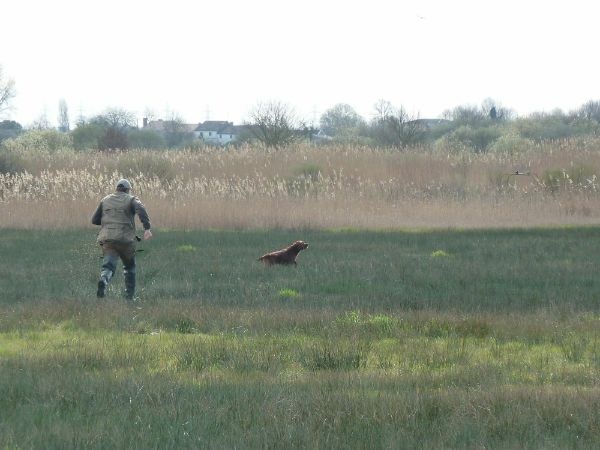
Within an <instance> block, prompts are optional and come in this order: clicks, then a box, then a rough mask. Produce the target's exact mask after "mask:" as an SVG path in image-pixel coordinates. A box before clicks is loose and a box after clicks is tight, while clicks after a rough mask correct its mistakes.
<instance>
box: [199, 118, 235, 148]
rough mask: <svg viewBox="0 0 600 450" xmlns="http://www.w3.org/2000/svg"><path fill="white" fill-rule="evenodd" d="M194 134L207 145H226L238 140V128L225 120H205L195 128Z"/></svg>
mask: <svg viewBox="0 0 600 450" xmlns="http://www.w3.org/2000/svg"><path fill="white" fill-rule="evenodd" d="M194 134H195V135H196V137H197V138H199V139H202V140H204V142H206V143H208V144H215V145H226V144H229V143H230V142H233V141H235V140H236V139H237V138H238V136H239V127H236V126H235V125H233V122H227V121H225V120H207V121H205V122H203V123H201V124H199V125H198V126H197V127H196V129H195V130H194Z"/></svg>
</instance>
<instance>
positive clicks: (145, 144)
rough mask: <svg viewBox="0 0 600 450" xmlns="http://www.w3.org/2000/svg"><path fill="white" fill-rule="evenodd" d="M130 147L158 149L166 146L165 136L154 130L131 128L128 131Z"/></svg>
mask: <svg viewBox="0 0 600 450" xmlns="http://www.w3.org/2000/svg"><path fill="white" fill-rule="evenodd" d="M127 139H128V140H129V148H137V149H147V150H158V149H163V148H165V147H166V143H165V140H164V138H163V137H162V136H161V135H160V134H159V133H157V132H156V131H154V130H143V129H142V130H139V129H137V128H135V129H132V130H129V132H128V133H127Z"/></svg>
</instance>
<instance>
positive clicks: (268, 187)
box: [0, 140, 600, 229]
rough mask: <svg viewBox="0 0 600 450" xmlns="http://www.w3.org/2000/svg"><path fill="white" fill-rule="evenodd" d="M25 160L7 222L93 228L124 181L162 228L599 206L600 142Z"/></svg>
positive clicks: (567, 216) (2, 191)
mask: <svg viewBox="0 0 600 450" xmlns="http://www.w3.org/2000/svg"><path fill="white" fill-rule="evenodd" d="M17 157H18V161H19V164H20V167H21V168H22V170H20V171H16V172H12V173H5V174H0V227H14V228H31V227H44V228H72V227H81V226H85V225H86V224H88V223H89V217H90V215H91V213H92V212H93V211H94V209H95V207H96V206H97V204H98V202H99V201H100V199H101V198H102V197H103V196H104V195H106V194H108V193H109V192H111V191H112V189H113V186H114V184H115V182H116V180H118V179H119V178H122V177H127V178H129V179H130V180H131V181H132V182H133V185H134V191H135V192H134V193H135V194H136V195H138V196H139V197H140V198H141V199H142V201H143V202H144V203H145V204H146V206H147V207H148V209H149V211H150V213H151V215H152V218H153V221H154V224H155V226H159V227H162V228H183V229H193V228H232V229H236V228H307V227H309V228H331V227H362V228H373V229H385V228H398V227H434V228H435V227H527V226H542V225H566V224H577V225H581V224H589V223H595V221H596V220H597V219H598V211H599V208H598V206H600V195H599V191H600V189H599V188H600V183H599V182H598V174H599V173H600V169H599V168H600V140H587V141H584V140H567V141H557V142H547V143H543V144H539V145H532V146H531V148H529V149H527V150H526V151H521V152H518V153H517V152H515V153H510V152H509V153H502V154H498V153H494V154H473V153H457V154H456V153H444V152H441V151H439V150H438V151H434V150H432V149H429V148H418V149H410V150H405V151H398V150H391V149H371V148H366V147H359V146H339V147H314V146H309V145H297V146H292V147H289V148H286V149H280V150H267V149H265V148H260V147H243V148H240V149H204V150H200V151H190V150H182V151H167V150H165V151H158V152H157V151H136V150H134V151H129V152H119V153H100V152H90V153H74V152H70V151H59V152H55V153H48V152H45V153H44V152H23V153H21V154H19V155H17ZM516 172H519V173H523V174H525V175H515V173H516Z"/></svg>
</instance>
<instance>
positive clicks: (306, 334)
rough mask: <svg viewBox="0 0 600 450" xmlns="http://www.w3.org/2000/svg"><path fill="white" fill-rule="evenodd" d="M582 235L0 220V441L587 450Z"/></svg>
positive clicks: (595, 245)
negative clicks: (286, 261)
mask: <svg viewBox="0 0 600 450" xmlns="http://www.w3.org/2000/svg"><path fill="white" fill-rule="evenodd" d="M599 238H600V230H598V229H596V228H573V229H568V228H564V229H537V230H485V231H456V230H447V231H422V232H420V231H414V230H412V231H406V232H405V231H388V232H370V231H356V230H336V231H332V232H327V231H302V230H298V231H283V230H281V231H278V230H275V231H269V232H265V231H194V232H183V231H169V232H167V231H163V232H161V231H160V230H158V231H157V232H156V234H155V239H154V240H152V241H150V242H144V243H142V244H141V245H140V248H143V249H144V252H142V253H140V254H139V255H138V284H139V288H140V297H141V298H140V305H141V306H140V308H139V309H138V308H133V309H132V308H128V307H127V306H126V305H125V302H124V300H123V298H122V297H121V292H120V290H121V289H122V285H123V277H122V274H121V273H118V274H117V275H116V276H115V278H114V280H113V283H112V284H111V286H110V289H109V291H108V297H107V299H106V300H104V301H101V302H98V301H97V300H96V298H95V282H96V277H97V276H98V272H99V268H100V264H101V259H100V258H99V254H100V253H99V251H98V249H97V248H96V246H95V245H94V243H93V242H94V234H93V231H81V230H80V231H52V232H50V231H22V230H2V231H1V232H0V255H1V258H0V293H1V294H0V375H1V376H0V448H4V447H6V448H61V449H63V448H82V447H86V448H177V449H180V448H235V447H237V448H239V447H242V448H265V447H268V448H283V447H286V448H365V447H373V448H483V447H485V448H515V447H516V448H597V447H598V446H600V438H599V436H600V388H599V387H598V386H600V279H598V277H597V268H598V267H600V256H598V255H600V251H599V250H600V239H599ZM295 239H303V240H306V241H308V242H309V243H310V247H309V248H308V249H307V250H306V251H304V252H302V253H301V254H300V256H299V258H298V266H297V267H271V268H266V267H264V266H263V265H262V264H260V263H259V262H258V261H256V259H257V258H258V256H260V255H262V254H264V253H265V252H266V251H269V250H272V249H276V248H281V247H283V246H284V245H286V244H288V243H289V242H291V241H293V240H295Z"/></svg>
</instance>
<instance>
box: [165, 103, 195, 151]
mask: <svg viewBox="0 0 600 450" xmlns="http://www.w3.org/2000/svg"><path fill="white" fill-rule="evenodd" d="M163 126H164V129H163V132H164V135H165V136H164V137H165V141H166V143H167V147H169V148H171V147H176V146H178V145H180V144H181V143H183V142H185V140H186V139H187V138H189V137H190V134H191V133H190V132H188V129H187V127H186V125H185V121H184V120H183V118H182V117H181V116H180V115H179V114H177V113H176V112H174V111H170V112H169V113H168V118H167V120H165V121H163Z"/></svg>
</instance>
